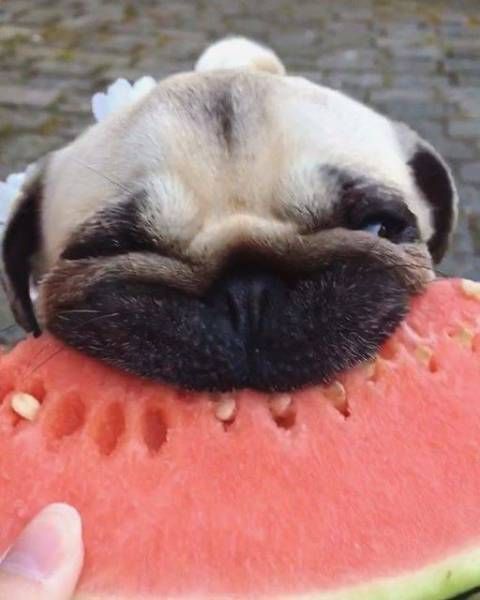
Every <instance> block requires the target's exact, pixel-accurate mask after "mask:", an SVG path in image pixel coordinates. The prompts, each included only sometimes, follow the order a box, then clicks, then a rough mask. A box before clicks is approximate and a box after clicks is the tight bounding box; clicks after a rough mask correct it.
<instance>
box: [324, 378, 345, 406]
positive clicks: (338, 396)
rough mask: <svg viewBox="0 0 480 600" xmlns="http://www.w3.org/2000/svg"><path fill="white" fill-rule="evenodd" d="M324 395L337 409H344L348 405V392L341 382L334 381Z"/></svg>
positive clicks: (325, 389)
mask: <svg viewBox="0 0 480 600" xmlns="http://www.w3.org/2000/svg"><path fill="white" fill-rule="evenodd" d="M323 393H324V394H325V396H326V397H327V398H328V399H329V400H330V401H331V402H332V403H333V405H334V406H335V407H337V408H343V407H345V406H346V405H347V390H346V389H345V387H344V386H343V384H341V383H340V382H339V381H334V382H333V383H332V384H330V385H329V386H328V387H326V388H324V390H323Z"/></svg>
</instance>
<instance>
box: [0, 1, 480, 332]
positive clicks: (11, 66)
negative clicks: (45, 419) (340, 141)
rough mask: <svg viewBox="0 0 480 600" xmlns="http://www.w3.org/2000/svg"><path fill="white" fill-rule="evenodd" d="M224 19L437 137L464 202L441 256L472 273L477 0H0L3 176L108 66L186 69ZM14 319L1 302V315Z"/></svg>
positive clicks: (75, 128) (101, 80) (476, 273)
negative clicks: (447, 250)
mask: <svg viewBox="0 0 480 600" xmlns="http://www.w3.org/2000/svg"><path fill="white" fill-rule="evenodd" d="M229 33H240V34H245V35H249V36H252V37H254V38H257V39H259V40H261V41H264V42H265V43H268V44H270V45H271V46H272V47H273V48H274V49H275V50H276V51H277V52H278V53H279V54H280V56H281V57H282V58H283V60H284V61H285V63H286V65H287V67H288V68H289V69H290V70H291V71H294V72H296V73H299V74H302V75H304V76H307V77H309V78H311V79H312V80H314V81H317V82H321V83H323V84H326V85H330V86H333V87H336V88H339V89H342V90H344V91H345V92H347V93H349V94H351V95H352V96H354V97H355V98H358V99H359V100H362V101H365V102H367V103H369V104H371V105H373V106H374V107H376V108H378V109H380V110H381V111H383V112H386V113H388V114H390V115H391V116H392V117H395V118H398V119H402V120H405V121H407V122H408V123H409V124H410V125H412V126H413V127H414V128H416V129H417V130H418V131H419V132H421V133H422V134H423V135H424V136H425V137H427V138H428V139H429V140H430V141H431V142H433V143H434V144H435V145H436V146H437V147H438V148H439V149H440V151H441V152H442V153H443V155H444V156H445V157H446V158H447V159H448V160H449V161H450V163H451V164H452V166H453V168H454V171H455V175H456V177H457V182H458V185H459V190H460V197H461V202H462V209H461V215H460V222H459V228H458V232H457V234H456V236H455V240H454V244H453V248H452V251H451V253H450V256H449V258H448V259H447V260H446V261H445V262H444V264H443V265H441V268H440V270H441V272H442V273H446V274H458V275H463V276H468V277H472V278H474V277H476V278H478V279H480V200H479V198H478V196H479V192H480V1H479V0H463V1H455V2H453V1H451V2H446V1H445V2H440V1H438V0H429V1H428V2H421V1H418V2H415V1H412V0H401V1H392V0H350V1H346V0H343V1H341V0H340V1H338V0H335V2H333V1H329V2H326V1H321V0H316V1H314V0H297V1H296V2H295V1H294V0H285V1H282V0H256V1H255V0H243V1H235V0H196V1H195V2H188V1H186V0H168V2H155V1H154V0H135V1H131V2H125V1H123V2H121V1H119V0H112V1H109V2H100V1H98V0H2V2H1V3H0V178H3V177H4V176H6V175H7V174H8V173H10V172H11V171H12V170H15V169H23V168H24V166H25V165H26V164H27V163H28V162H30V161H33V160H35V159H36V158H38V157H40V156H41V155H42V154H44V153H45V152H47V151H48V150H51V149H53V148H57V147H59V146H61V145H62V144H65V143H66V142H68V141H69V140H71V139H72V138H73V137H74V136H75V135H76V134H78V133H79V132H80V131H82V129H83V128H84V127H85V126H86V125H87V124H88V123H90V122H91V121H92V117H91V114H90V103H89V101H90V97H91V95H92V93H93V92H95V91H97V90H99V89H103V88H104V87H105V86H106V85H107V84H108V83H109V82H110V81H111V80H113V79H115V78H117V77H119V76H125V77H128V78H131V79H135V78H137V77H139V76H140V75H143V74H147V73H148V74H152V75H154V76H156V77H159V78H160V77H163V76H165V75H167V74H169V73H173V72H176V71H179V70H182V69H189V68H190V67H191V65H192V62H193V61H194V59H195V58H196V57H197V56H198V54H199V53H200V52H201V50H202V49H203V48H204V47H205V46H206V44H207V43H208V42H209V41H211V40H214V39H216V38H218V37H219V36H223V35H226V34H229ZM10 322H11V317H10V316H9V314H8V313H7V312H6V309H5V307H4V306H3V307H2V303H1V302H0V327H1V326H2V325H3V326H4V325H8V324H9V323H10ZM6 334H7V332H4V333H3V337H4V338H5V337H7V335H6ZM0 337H1V334H0Z"/></svg>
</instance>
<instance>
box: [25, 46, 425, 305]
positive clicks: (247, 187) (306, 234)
mask: <svg viewBox="0 0 480 600" xmlns="http://www.w3.org/2000/svg"><path fill="white" fill-rule="evenodd" d="M271 56H275V55H273V54H272V55H269V54H268V53H267V54H265V53H262V52H260V53H259V54H258V56H253V58H252V60H253V62H254V64H256V66H257V67H258V69H259V70H258V71H257V70H255V69H253V70H252V69H245V70H242V69H233V70H230V71H215V70H214V71H208V70H207V71H206V72H203V71H201V72H192V73H184V74H180V75H175V76H173V77H170V78H168V79H166V80H164V81H162V82H160V83H159V84H158V85H157V87H156V88H155V89H153V90H152V91H151V92H150V93H149V94H148V95H147V96H146V97H144V98H143V99H141V100H140V101H138V102H137V103H136V104H133V105H131V106H128V107H126V108H124V109H122V110H121V111H120V112H118V113H117V114H114V115H112V116H110V117H108V118H107V119H106V120H105V121H103V122H101V123H99V124H97V125H94V126H92V127H90V128H89V129H88V130H87V131H86V132H85V133H84V134H83V135H81V136H80V137H79V138H78V139H77V140H75V141H74V142H72V143H71V144H69V145H68V146H66V147H65V148H63V149H61V150H59V151H58V152H55V153H53V154H52V155H51V157H50V159H49V162H48V165H47V167H46V170H45V175H44V180H43V203H42V215H41V230H42V247H41V250H40V253H39V255H38V257H37V259H36V260H37V265H38V269H37V274H36V275H37V277H38V278H43V284H42V286H41V288H40V290H41V294H40V296H41V298H40V306H41V310H40V312H41V313H42V314H45V312H48V310H49V309H48V307H49V306H51V305H52V303H53V304H55V303H56V302H57V300H58V298H62V297H63V295H64V294H67V295H68V294H70V295H71V294H73V295H75V294H81V293H83V291H84V289H85V287H86V286H88V285H90V284H91V283H92V282H94V281H95V280H97V279H98V278H99V277H103V276H105V275H106V274H107V273H110V274H111V273H112V272H115V273H118V274H120V273H124V274H128V273H131V274H133V275H135V276H136V277H139V278H142V277H150V278H154V279H156V278H159V279H161V280H166V281H169V280H173V281H175V282H176V284H178V285H179V286H180V287H182V286H183V285H185V286H186V287H189V286H190V287H191V288H192V289H197V290H198V289H200V287H201V286H200V283H201V284H202V285H205V284H206V282H208V281H209V280H211V278H212V277H213V274H214V273H215V272H216V271H218V269H219V268H220V266H221V264H222V262H223V261H224V258H222V257H228V256H229V255H230V254H232V253H234V252H235V250H236V249H237V248H241V247H248V248H253V249H254V251H255V252H260V253H264V254H265V253H266V254H270V255H271V256H272V257H273V259H274V260H280V261H285V260H287V261H288V260H291V261H293V262H294V263H295V264H297V265H301V264H302V263H303V264H305V261H311V262H312V261H313V262H312V264H318V263H319V262H321V261H322V260H330V259H331V257H332V256H338V255H342V253H344V254H345V255H349V254H351V253H352V252H357V251H358V250H359V249H362V248H365V244H370V245H372V239H371V236H368V235H367V234H359V233H357V234H354V235H352V233H351V232H345V231H343V232H342V231H338V230H334V231H328V230H327V231H321V232H319V233H317V234H315V235H312V234H311V231H310V229H309V228H310V224H309V222H308V220H306V217H305V215H307V216H308V211H309V209H312V207H315V209H318V208H319V207H320V209H321V210H322V211H323V212H324V213H325V214H328V211H329V210H331V208H332V198H333V196H334V194H333V193H332V189H331V188H330V187H329V185H330V184H329V182H328V181H327V180H325V179H322V177H321V176H320V175H319V173H321V168H322V166H328V165H335V166H336V167H338V168H341V169H346V170H349V171H351V172H354V173H358V174H361V175H368V177H370V178H373V179H375V180H377V181H378V182H379V183H381V184H382V185H384V186H387V187H388V188H390V189H392V190H395V191H397V192H398V194H399V195H400V196H402V197H403V198H404V199H405V202H406V204H407V206H408V207H409V209H410V210H411V211H412V212H413V213H414V214H415V215H416V216H417V219H418V223H419V228H420V233H421V236H422V239H423V240H427V239H428V238H429V237H430V236H431V235H432V231H433V229H432V218H431V209H430V206H429V204H428V202H427V201H426V199H425V198H424V197H423V195H422V194H421V192H420V191H419V190H418V189H417V187H416V186H415V183H414V181H413V179H412V176H411V172H410V170H409V167H408V165H407V163H406V156H405V150H404V149H403V148H402V145H401V140H400V139H399V137H398V130H397V129H396V127H395V126H394V125H393V124H392V123H391V122H390V121H389V120H387V119H386V118H385V117H383V116H381V115H379V114H377V113H376V112H374V111H373V110H371V109H369V108H367V107H366V106H364V105H362V104H360V103H358V102H356V101H354V100H352V99H350V98H348V97H346V96H344V95H342V94H340V93H338V92H335V91H333V90H330V89H328V88H324V87H321V86H317V85H314V84H312V83H310V82H308V81H306V80H304V79H301V78H297V77H287V76H285V77H280V76H278V74H281V73H283V66H282V67H281V69H280V68H279V67H278V65H276V63H275V65H274V66H275V68H273V67H272V64H273V63H272V64H271V63H269V62H268V61H269V60H273V59H271ZM269 57H270V58H269ZM275 59H276V57H275ZM276 60H278V59H276ZM279 64H281V63H279ZM267 71H274V72H275V73H278V74H277V75H272V74H269V73H268V72H267ZM222 107H223V108H222ZM223 109H225V110H227V111H228V110H231V116H232V117H233V119H232V130H231V131H226V132H222V130H221V122H222V114H221V111H222V110H223ZM140 190H146V192H147V194H148V197H149V204H148V207H147V209H146V210H145V214H144V215H143V219H144V226H145V229H146V230H147V231H149V232H150V233H151V234H153V235H154V236H157V237H159V238H161V239H162V240H164V241H165V240H166V243H167V245H169V246H170V247H171V249H172V254H174V255H175V256H176V257H177V260H173V259H168V258H166V259H165V260H164V259H159V258H158V257H151V256H147V255H142V256H132V255H127V256H125V257H115V258H105V259H101V260H97V261H86V262H83V261H78V262H77V264H75V265H68V264H66V262H65V261H62V260H61V259H60V255H61V253H62V251H63V250H64V249H65V247H66V245H67V244H68V242H69V240H71V239H72V236H74V235H75V233H76V231H77V230H78V228H79V227H80V226H81V225H82V224H83V223H85V222H86V221H87V220H89V219H91V218H92V217H93V216H94V215H96V214H98V213H99V211H101V210H103V209H105V207H107V206H109V205H114V204H116V203H118V202H121V201H123V200H125V199H126V198H128V197H129V196H130V195H131V194H133V193H135V192H138V191H140ZM371 251H372V252H374V253H376V255H377V256H379V257H381V258H382V260H383V261H387V262H388V263H391V264H392V265H394V264H395V263H396V264H399V265H402V268H403V267H405V268H404V277H405V278H406V279H411V281H412V286H413V287H416V286H418V285H420V282H423V281H424V280H426V279H428V278H429V277H430V276H431V271H430V267H431V265H430V262H429V258H428V253H427V251H426V249H425V247H424V246H422V245H420V246H419V247H418V248H416V249H408V248H405V247H400V246H399V247H395V246H394V245H393V244H391V243H389V242H387V241H385V240H374V244H373V246H372V248H371ZM179 254H180V256H178V255H179ZM189 263H190V264H196V265H197V267H196V270H195V269H193V271H192V269H191V268H190V267H188V266H187V265H188V264H189Z"/></svg>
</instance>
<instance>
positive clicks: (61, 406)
mask: <svg viewBox="0 0 480 600" xmlns="http://www.w3.org/2000/svg"><path fill="white" fill-rule="evenodd" d="M85 412H86V410H85V404H84V402H83V400H82V399H81V398H80V397H79V396H78V394H76V393H70V394H67V395H65V396H64V397H63V398H60V400H59V401H57V403H56V404H54V405H53V406H52V408H51V409H50V410H49V412H48V417H47V428H48V429H49V430H50V433H51V435H52V436H53V437H54V438H55V439H62V438H63V437H66V436H69V435H72V434H73V433H75V432H76V431H78V430H79V429H81V428H82V427H83V425H84V423H85Z"/></svg>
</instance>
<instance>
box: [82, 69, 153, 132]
mask: <svg viewBox="0 0 480 600" xmlns="http://www.w3.org/2000/svg"><path fill="white" fill-rule="evenodd" d="M155 85H156V82H155V79H153V77H150V76H149V75H145V76H144V77H141V78H140V79H138V80H137V81H136V82H135V83H134V84H133V85H132V84H131V83H129V82H128V81H127V80H126V79H117V81H115V82H114V83H112V84H111V85H110V86H109V87H108V89H107V91H106V93H103V92H98V93H97V94H95V95H94V96H93V98H92V112H93V114H94V116H95V118H96V119H97V121H102V120H103V119H105V117H107V116H108V115H110V114H112V113H114V112H116V111H117V110H118V109H119V108H122V107H123V106H126V105H127V104H131V103H132V102H135V101H136V100H138V99H139V98H141V97H142V96H144V95H145V94H147V93H148V92H149V91H150V90H152V89H153V88H154V87H155Z"/></svg>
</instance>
